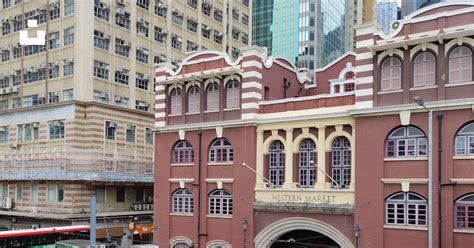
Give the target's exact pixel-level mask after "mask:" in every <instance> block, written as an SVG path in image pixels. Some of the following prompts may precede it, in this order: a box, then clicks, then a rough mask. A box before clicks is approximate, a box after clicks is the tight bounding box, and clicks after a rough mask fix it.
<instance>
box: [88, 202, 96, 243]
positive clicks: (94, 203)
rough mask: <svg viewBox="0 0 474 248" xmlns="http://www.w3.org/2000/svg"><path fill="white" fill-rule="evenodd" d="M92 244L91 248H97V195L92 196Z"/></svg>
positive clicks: (90, 231)
mask: <svg viewBox="0 0 474 248" xmlns="http://www.w3.org/2000/svg"><path fill="white" fill-rule="evenodd" d="M90 216H91V217H90V218H91V219H90V222H91V223H90V230H89V233H90V236H89V237H90V243H91V248H92V247H96V243H95V229H96V199H95V195H93V196H91V214H90Z"/></svg>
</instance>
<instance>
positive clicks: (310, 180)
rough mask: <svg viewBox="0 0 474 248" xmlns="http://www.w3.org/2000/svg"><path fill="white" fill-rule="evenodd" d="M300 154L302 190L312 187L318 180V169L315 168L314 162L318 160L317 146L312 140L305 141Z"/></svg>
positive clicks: (301, 145)
mask: <svg viewBox="0 0 474 248" xmlns="http://www.w3.org/2000/svg"><path fill="white" fill-rule="evenodd" d="M299 153H300V154H299V155H300V156H299V157H300V161H299V167H300V170H299V172H300V181H299V186H300V187H302V188H307V187H312V186H314V182H315V180H316V167H315V166H314V161H315V159H316V144H315V143H314V141H313V140H312V139H304V140H303V141H301V143H300V149H299ZM311 162H313V163H311Z"/></svg>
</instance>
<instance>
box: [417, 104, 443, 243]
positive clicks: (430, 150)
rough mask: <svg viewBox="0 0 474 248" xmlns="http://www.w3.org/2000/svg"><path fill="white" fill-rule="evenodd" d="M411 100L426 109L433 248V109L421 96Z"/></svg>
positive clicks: (430, 238) (429, 207)
mask: <svg viewBox="0 0 474 248" xmlns="http://www.w3.org/2000/svg"><path fill="white" fill-rule="evenodd" d="M413 100H414V101H415V103H416V104H418V105H420V106H421V107H423V108H424V109H426V110H427V111H428V248H433V111H432V110H431V109H429V108H427V107H426V106H425V101H423V99H422V98H421V97H413ZM438 173H439V172H438Z"/></svg>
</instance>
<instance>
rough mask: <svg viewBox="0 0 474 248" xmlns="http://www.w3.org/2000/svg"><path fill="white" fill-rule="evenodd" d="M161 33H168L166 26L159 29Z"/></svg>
mask: <svg viewBox="0 0 474 248" xmlns="http://www.w3.org/2000/svg"><path fill="white" fill-rule="evenodd" d="M161 33H162V34H168V33H169V30H168V29H166V28H164V29H162V30H161Z"/></svg>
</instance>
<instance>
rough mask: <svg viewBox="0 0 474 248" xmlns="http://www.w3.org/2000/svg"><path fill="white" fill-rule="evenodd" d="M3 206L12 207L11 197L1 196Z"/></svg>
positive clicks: (5, 207)
mask: <svg viewBox="0 0 474 248" xmlns="http://www.w3.org/2000/svg"><path fill="white" fill-rule="evenodd" d="M3 208H4V209H13V198H11V197H4V198H3Z"/></svg>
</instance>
